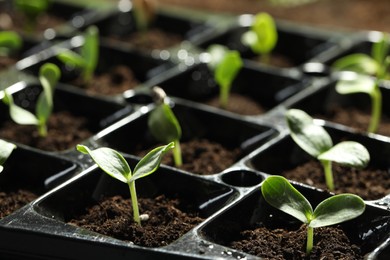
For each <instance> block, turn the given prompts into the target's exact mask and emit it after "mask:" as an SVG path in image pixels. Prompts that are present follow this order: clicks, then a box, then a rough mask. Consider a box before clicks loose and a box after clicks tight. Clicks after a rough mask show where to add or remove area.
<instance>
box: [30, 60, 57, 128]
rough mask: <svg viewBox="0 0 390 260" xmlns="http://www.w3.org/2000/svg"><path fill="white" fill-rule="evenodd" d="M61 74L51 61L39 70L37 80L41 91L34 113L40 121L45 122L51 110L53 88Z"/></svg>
mask: <svg viewBox="0 0 390 260" xmlns="http://www.w3.org/2000/svg"><path fill="white" fill-rule="evenodd" d="M60 76H61V71H60V69H59V68H58V67H57V65H55V64H53V63H45V64H43V65H42V66H41V68H40V70H39V80H40V82H41V85H42V88H43V92H42V93H41V94H40V95H39V97H38V101H37V107H36V115H37V118H38V120H39V121H40V122H42V123H46V121H47V119H48V118H49V116H50V115H51V112H52V110H53V93H54V88H55V86H56V85H57V83H58V80H59V78H60Z"/></svg>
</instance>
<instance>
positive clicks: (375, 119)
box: [367, 80, 382, 133]
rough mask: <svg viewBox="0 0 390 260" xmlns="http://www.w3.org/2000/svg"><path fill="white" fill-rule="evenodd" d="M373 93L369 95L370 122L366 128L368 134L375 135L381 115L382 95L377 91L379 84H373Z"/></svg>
mask: <svg viewBox="0 0 390 260" xmlns="http://www.w3.org/2000/svg"><path fill="white" fill-rule="evenodd" d="M375 85H376V86H375V91H374V92H373V93H371V95H370V96H371V106H372V107H371V121H370V124H369V126H368V130H367V131H368V132H369V133H375V132H376V131H377V130H378V126H379V122H380V120H381V115H382V93H381V91H380V89H379V82H378V80H376V82H375Z"/></svg>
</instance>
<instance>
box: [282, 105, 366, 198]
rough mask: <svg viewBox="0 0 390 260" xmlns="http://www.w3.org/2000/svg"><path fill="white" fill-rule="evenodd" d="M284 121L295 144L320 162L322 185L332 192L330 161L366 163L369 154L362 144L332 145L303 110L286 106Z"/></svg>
mask: <svg viewBox="0 0 390 260" xmlns="http://www.w3.org/2000/svg"><path fill="white" fill-rule="evenodd" d="M286 121H287V125H288V127H289V129H290V135H291V137H292V139H293V140H294V141H295V143H296V144H297V145H298V146H300V147H301V148H302V149H303V150H304V151H305V152H307V153H308V154H310V155H311V156H313V157H314V158H316V159H318V160H319V161H320V162H321V164H322V166H323V168H324V173H325V181H326V185H327V187H328V189H329V190H330V191H334V182H333V173H332V162H336V163H339V164H341V165H345V166H349V167H355V168H364V167H366V166H367V164H368V162H369V160H370V154H369V153H368V151H367V149H366V148H365V147H364V146H363V145H361V144H359V143H357V142H353V141H344V142H340V143H338V144H337V145H333V141H332V139H331V137H330V136H329V134H328V133H327V132H326V130H325V129H324V128H323V127H322V126H320V125H316V124H314V123H313V118H311V117H310V116H309V115H308V114H307V113H306V112H304V111H302V110H299V109H290V110H288V111H287V112H286Z"/></svg>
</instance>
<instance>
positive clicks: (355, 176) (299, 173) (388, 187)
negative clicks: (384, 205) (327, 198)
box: [281, 161, 390, 200]
mask: <svg viewBox="0 0 390 260" xmlns="http://www.w3.org/2000/svg"><path fill="white" fill-rule="evenodd" d="M332 169H333V178H334V185H335V193H353V194H356V195H359V196H360V197H362V198H363V199H366V200H375V199H380V198H383V197H384V196H386V195H388V194H389V193H390V174H389V172H387V171H386V170H379V169H371V168H366V169H360V170H357V169H353V168H348V167H343V166H340V165H337V164H333V165H332ZM281 175H283V176H284V177H286V178H287V179H290V180H294V181H298V182H301V183H306V184H308V185H312V186H315V187H317V188H320V189H323V190H327V187H326V184H325V177H324V171H323V168H322V166H321V164H320V163H319V162H317V161H309V162H307V163H304V164H302V165H299V166H298V167H296V168H294V169H291V170H288V171H285V172H283V173H281Z"/></svg>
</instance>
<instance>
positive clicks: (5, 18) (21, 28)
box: [0, 11, 66, 33]
mask: <svg viewBox="0 0 390 260" xmlns="http://www.w3.org/2000/svg"><path fill="white" fill-rule="evenodd" d="M64 23H66V21H65V20H64V19H63V18H61V17H58V16H55V15H51V14H50V13H46V14H42V15H40V16H38V18H37V19H36V24H35V25H34V26H33V27H32V28H28V27H27V25H28V20H27V19H26V17H25V16H24V15H22V14H20V13H17V12H4V11H2V12H0V29H1V30H4V31H6V30H8V31H10V30H11V31H17V32H29V33H30V32H31V33H34V32H35V33H36V32H39V33H42V32H43V31H45V30H46V29H48V28H55V27H58V26H60V25H61V24H64Z"/></svg>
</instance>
